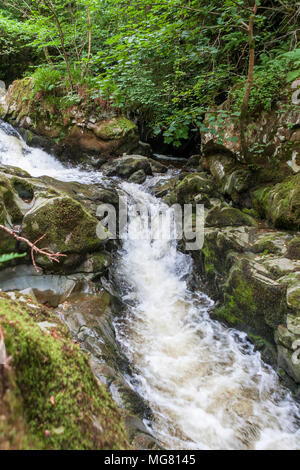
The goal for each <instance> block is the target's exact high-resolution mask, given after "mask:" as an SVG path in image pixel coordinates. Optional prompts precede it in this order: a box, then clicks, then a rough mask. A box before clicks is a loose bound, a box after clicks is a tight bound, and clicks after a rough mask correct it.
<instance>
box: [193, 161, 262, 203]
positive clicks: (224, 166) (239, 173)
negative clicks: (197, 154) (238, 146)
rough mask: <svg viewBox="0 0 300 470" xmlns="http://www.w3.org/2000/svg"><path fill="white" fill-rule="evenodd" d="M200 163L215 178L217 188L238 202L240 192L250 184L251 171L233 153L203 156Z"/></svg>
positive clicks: (245, 189) (244, 190)
mask: <svg viewBox="0 0 300 470" xmlns="http://www.w3.org/2000/svg"><path fill="white" fill-rule="evenodd" d="M201 165H202V167H203V168H204V169H206V170H209V171H210V173H211V174H212V175H213V177H214V178H215V180H216V182H217V185H218V188H219V190H220V191H221V192H222V193H223V194H227V195H229V196H230V197H231V198H232V200H233V201H235V202H238V201H239V198H240V196H239V195H240V194H242V193H244V192H246V191H247V190H248V189H249V188H250V187H251V184H252V180H253V177H252V173H251V171H250V170H249V169H248V168H247V167H245V166H243V165H241V164H240V163H238V162H237V161H236V159H235V158H234V156H233V155H231V154H224V153H216V154H209V155H206V156H204V157H203V158H202V159H201Z"/></svg>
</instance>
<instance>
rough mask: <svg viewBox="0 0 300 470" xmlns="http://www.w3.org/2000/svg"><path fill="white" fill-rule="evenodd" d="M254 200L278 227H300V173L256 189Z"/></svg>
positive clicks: (293, 228)
mask: <svg viewBox="0 0 300 470" xmlns="http://www.w3.org/2000/svg"><path fill="white" fill-rule="evenodd" d="M252 202H253V205H254V207H255V208H256V209H258V210H259V212H260V214H261V215H262V216H265V217H266V218H267V219H268V220H269V221H270V222H272V224H273V225H274V226H275V227H277V228H284V229H288V230H298V229H299V228H300V173H299V174H297V175H294V176H292V177H290V178H286V179H285V180H284V181H282V182H281V183H278V184H276V185H275V186H274V187H273V188H272V187H269V186H268V187H265V188H260V189H257V190H256V191H254V193H253V195H252Z"/></svg>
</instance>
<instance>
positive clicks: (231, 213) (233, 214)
mask: <svg viewBox="0 0 300 470" xmlns="http://www.w3.org/2000/svg"><path fill="white" fill-rule="evenodd" d="M205 224H206V226H208V227H211V226H217V227H227V226H233V227H235V226H236V227H239V226H256V225H257V223H256V221H255V219H253V217H251V216H250V215H248V214H244V213H243V212H242V211H240V210H239V209H236V208H234V207H230V206H223V207H220V206H216V207H213V208H212V209H211V210H210V211H209V212H208V214H207V216H206V219H205Z"/></svg>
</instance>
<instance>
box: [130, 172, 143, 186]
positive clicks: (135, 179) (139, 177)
mask: <svg viewBox="0 0 300 470" xmlns="http://www.w3.org/2000/svg"><path fill="white" fill-rule="evenodd" d="M146 178H147V176H146V173H145V172H144V170H138V171H135V172H134V173H132V175H131V176H130V177H129V178H128V181H129V183H135V184H142V183H144V181H145V180H146Z"/></svg>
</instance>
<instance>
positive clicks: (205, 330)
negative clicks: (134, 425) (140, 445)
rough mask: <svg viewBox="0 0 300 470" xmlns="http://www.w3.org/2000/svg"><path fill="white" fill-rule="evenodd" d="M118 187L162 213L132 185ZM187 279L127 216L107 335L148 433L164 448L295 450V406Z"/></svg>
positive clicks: (170, 246)
mask: <svg viewBox="0 0 300 470" xmlns="http://www.w3.org/2000/svg"><path fill="white" fill-rule="evenodd" d="M122 187H123V189H124V190H125V191H126V192H127V193H128V194H129V195H130V196H131V197H132V198H133V199H134V200H135V201H136V202H137V203H144V204H146V205H147V207H151V209H152V211H154V212H155V211H156V212H157V213H158V211H159V209H161V207H162V205H163V204H162V203H161V202H159V201H158V200H157V199H155V198H154V197H152V196H151V195H150V194H148V193H147V192H145V191H144V190H143V189H141V187H140V186H137V185H134V184H129V183H123V185H122ZM156 222H157V221H154V225H155V223H156ZM157 228H158V227H157ZM152 230H153V227H152ZM143 231H144V233H143ZM154 232H155V230H154ZM141 233H143V236H142V237H141V236H140V235H141ZM137 238H139V239H137ZM154 238H155V237H154ZM190 270H191V260H190V258H189V256H187V255H183V254H182V253H180V252H179V251H177V249H176V243H175V241H170V240H154V241H151V240H150V239H149V231H148V228H147V223H145V220H143V217H142V216H138V215H136V214H134V212H133V213H132V215H131V217H130V223H129V237H128V239H124V243H123V248H122V250H121V251H120V253H119V260H118V264H117V267H116V280H117V281H118V283H119V285H122V284H123V286H124V283H125V286H124V290H123V300H124V301H125V302H126V303H127V304H128V309H127V313H126V315H125V317H124V318H123V319H121V320H118V321H117V323H116V325H115V326H116V331H117V335H118V338H119V341H120V343H121V344H122V346H123V349H124V352H125V354H126V355H127V356H128V358H129V359H130V361H131V363H132V364H134V370H135V376H134V382H133V383H134V384H135V387H136V388H137V389H138V391H139V393H140V394H141V395H142V396H143V397H144V399H145V400H146V402H147V403H148V404H149V406H150V408H151V409H152V411H153V417H154V418H153V422H152V424H151V427H152V429H153V431H154V434H155V435H156V436H157V438H158V439H159V440H160V441H161V442H162V444H163V445H164V446H165V447H166V448H170V449H300V431H299V409H298V406H297V405H296V403H295V402H294V401H293V399H292V398H291V396H290V395H289V394H288V393H287V391H286V390H285V389H283V388H282V387H281V386H280V384H279V382H278V378H277V375H276V374H275V372H274V371H273V370H272V369H271V368H270V367H267V366H266V365H264V363H263V362H262V360H261V358H260V354H259V353H258V352H256V353H255V352H254V351H253V347H252V346H251V345H250V344H249V343H248V342H247V341H246V335H245V334H243V333H240V332H237V331H234V330H228V329H227V328H225V327H223V326H222V325H221V324H220V323H218V322H216V321H212V320H211V319H210V317H209V314H208V311H209V308H211V307H212V306H213V303H212V301H211V300H210V299H209V298H208V297H206V296H205V295H204V294H199V295H195V294H192V293H191V292H189V290H188V288H187V283H186V280H185V279H186V276H187V275H188V274H189V272H190ZM125 280H126V281H125ZM136 384H137V385H136Z"/></svg>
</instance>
